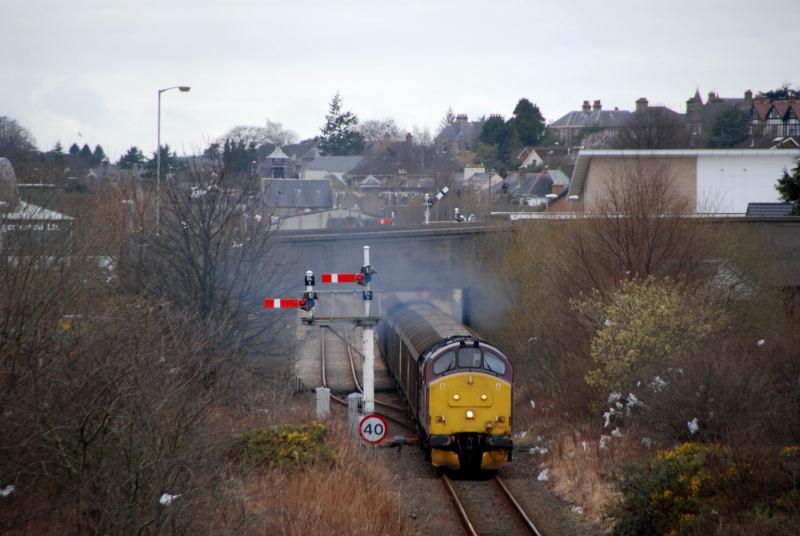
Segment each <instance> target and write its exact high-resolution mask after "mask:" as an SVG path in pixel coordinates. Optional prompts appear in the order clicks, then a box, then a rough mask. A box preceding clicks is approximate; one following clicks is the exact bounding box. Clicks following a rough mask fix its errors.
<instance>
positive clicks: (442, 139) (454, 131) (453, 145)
mask: <svg viewBox="0 0 800 536" xmlns="http://www.w3.org/2000/svg"><path fill="white" fill-rule="evenodd" d="M481 130H483V121H470V120H469V117H467V115H466V114H459V115H457V116H456V120H455V122H454V123H453V124H451V125H448V126H447V127H445V128H444V129H443V130H442V131H441V132H440V133H439V135H438V136H436V139H435V140H434V144H435V146H436V152H437V153H438V154H458V153H464V152H468V151H474V150H475V147H476V146H477V145H478V142H479V138H480V136H481Z"/></svg>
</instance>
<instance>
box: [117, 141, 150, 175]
mask: <svg viewBox="0 0 800 536" xmlns="http://www.w3.org/2000/svg"><path fill="white" fill-rule="evenodd" d="M144 161H145V157H144V153H143V152H142V151H141V150H140V149H139V148H138V147H136V146H135V145H133V146H131V148H130V149H128V151H127V152H126V153H125V154H124V155H122V156H121V157H120V158H119V160H118V161H117V165H118V166H119V167H121V168H122V169H134V168H137V167H141V166H142V164H144Z"/></svg>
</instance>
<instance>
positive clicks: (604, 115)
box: [547, 100, 647, 145]
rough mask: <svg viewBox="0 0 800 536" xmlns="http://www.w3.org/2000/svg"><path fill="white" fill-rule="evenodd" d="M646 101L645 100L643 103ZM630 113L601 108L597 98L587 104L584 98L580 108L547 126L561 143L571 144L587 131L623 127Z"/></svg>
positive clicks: (576, 141)
mask: <svg viewBox="0 0 800 536" xmlns="http://www.w3.org/2000/svg"><path fill="white" fill-rule="evenodd" d="M646 102H647V101H646V100H645V105H646ZM631 115H632V114H631V112H629V111H627V110H619V109H617V108H614V109H613V110H603V104H602V103H601V102H600V101H599V100H595V101H594V103H593V104H589V101H588V100H585V101H583V106H581V109H580V110H575V111H572V112H569V113H567V114H566V115H563V116H562V117H559V118H558V119H556V120H555V121H553V122H552V123H550V124H549V125H548V126H547V128H548V129H549V130H550V131H551V132H553V133H555V134H556V136H558V138H559V140H560V141H561V142H562V143H566V144H567V145H573V144H576V143H578V142H579V141H580V139H581V138H582V137H583V136H585V135H586V134H587V133H591V132H599V131H604V130H610V131H614V130H617V129H620V128H622V127H624V126H625V125H626V124H627V122H628V120H629V119H630V117H631Z"/></svg>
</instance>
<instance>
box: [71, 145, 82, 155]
mask: <svg viewBox="0 0 800 536" xmlns="http://www.w3.org/2000/svg"><path fill="white" fill-rule="evenodd" d="M79 154H81V148H80V147H78V144H77V143H73V144H72V145H70V146H69V155H70V156H78V155H79Z"/></svg>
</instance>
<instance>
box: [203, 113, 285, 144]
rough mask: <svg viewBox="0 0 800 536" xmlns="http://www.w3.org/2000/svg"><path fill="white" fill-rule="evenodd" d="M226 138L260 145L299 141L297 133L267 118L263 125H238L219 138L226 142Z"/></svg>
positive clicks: (220, 140)
mask: <svg viewBox="0 0 800 536" xmlns="http://www.w3.org/2000/svg"><path fill="white" fill-rule="evenodd" d="M225 140H231V141H235V142H237V143H238V142H240V141H243V142H244V143H245V144H249V143H250V142H253V143H255V144H256V145H257V146H258V145H263V144H265V143H271V144H275V145H289V144H291V143H295V142H296V141H297V134H296V133H295V132H294V131H292V130H290V129H288V128H285V127H284V126H283V124H281V123H279V122H277V121H271V120H270V119H269V118H267V119H266V120H265V122H264V126H263V127H258V126H252V125H238V126H235V127H233V128H232V129H230V130H229V131H227V132H226V133H225V134H224V135H223V136H221V137H220V138H219V140H218V142H219V143H224V142H225Z"/></svg>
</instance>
